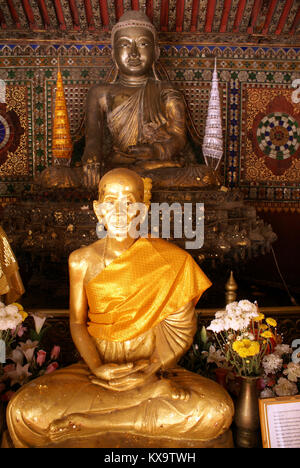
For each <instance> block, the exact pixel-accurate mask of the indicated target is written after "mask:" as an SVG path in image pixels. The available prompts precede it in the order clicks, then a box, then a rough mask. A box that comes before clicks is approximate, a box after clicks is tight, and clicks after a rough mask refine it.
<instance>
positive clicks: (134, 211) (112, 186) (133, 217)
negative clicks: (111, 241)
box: [94, 168, 147, 239]
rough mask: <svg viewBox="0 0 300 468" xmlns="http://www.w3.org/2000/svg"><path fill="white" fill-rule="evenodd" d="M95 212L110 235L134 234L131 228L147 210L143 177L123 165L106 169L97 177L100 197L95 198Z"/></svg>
mask: <svg viewBox="0 0 300 468" xmlns="http://www.w3.org/2000/svg"><path fill="white" fill-rule="evenodd" d="M94 211H95V214H96V216H97V218H98V221H99V222H100V223H101V224H103V225H104V226H105V228H106V231H107V233H108V235H109V236H110V237H115V238H116V239H121V238H124V237H127V236H128V235H130V236H131V237H137V235H136V233H135V232H134V229H135V228H136V227H137V225H139V224H140V223H141V222H142V221H143V220H144V219H145V216H146V213H147V207H146V205H145V204H144V182H143V179H142V178H141V177H140V176H139V175H138V174H137V173H136V172H134V171H131V170H130V169H126V168H118V169H112V170H111V171H109V172H107V173H106V174H105V175H104V176H103V177H102V178H101V180H100V183H99V198H98V200H97V201H94Z"/></svg>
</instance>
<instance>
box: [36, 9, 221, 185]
mask: <svg viewBox="0 0 300 468" xmlns="http://www.w3.org/2000/svg"><path fill="white" fill-rule="evenodd" d="M112 57H113V61H114V64H115V67H116V74H115V75H116V77H115V79H114V80H113V82H102V83H100V84H96V85H94V86H92V87H91V89H90V90H89V92H88V96H87V102H86V117H85V149H84V154H83V157H82V169H83V173H84V177H83V178H81V180H83V181H84V185H85V186H87V187H95V186H96V185H97V183H98V182H99V179H100V176H101V175H103V174H104V173H105V172H107V171H108V170H110V169H112V168H115V167H127V168H129V169H132V170H134V171H136V172H137V173H139V174H140V175H142V176H147V177H151V179H152V181H153V188H154V189H155V188H156V187H170V186H176V187H187V188H191V187H194V188H202V187H208V186H209V187H215V186H217V185H219V182H218V177H217V174H216V173H215V172H214V171H213V170H212V169H211V168H209V167H208V166H206V165H205V164H202V165H201V164H198V163H197V161H196V157H195V155H194V154H193V153H192V152H191V151H190V150H188V148H187V134H188V125H187V112H186V110H187V109H186V103H185V100H184V97H183V95H182V94H181V92H180V91H178V90H177V89H176V88H175V87H174V86H173V85H172V84H171V83H170V81H160V80H159V79H158V76H157V73H156V68H155V63H156V61H157V59H158V57H159V47H158V43H157V36H156V30H155V27H154V26H153V24H152V23H151V22H150V20H149V18H148V17H147V16H146V15H145V14H144V13H142V12H139V11H128V12H126V13H125V14H124V15H123V16H122V17H121V19H120V21H119V22H118V23H117V24H116V25H115V26H114V27H113V29H112ZM48 169H50V170H46V172H45V174H44V177H43V180H44V183H42V185H46V186H52V187H54V186H55V187H67V186H72V185H73V186H76V185H77V184H78V168H74V169H71V168H67V167H64V168H53V171H54V169H55V171H54V172H55V174H54V172H53V171H51V170H52V168H48ZM72 171H73V172H74V175H73V176H72V175H71V172H72ZM52 172H53V177H51V174H52ZM72 181H73V182H72Z"/></svg>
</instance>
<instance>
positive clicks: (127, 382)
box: [89, 359, 149, 392]
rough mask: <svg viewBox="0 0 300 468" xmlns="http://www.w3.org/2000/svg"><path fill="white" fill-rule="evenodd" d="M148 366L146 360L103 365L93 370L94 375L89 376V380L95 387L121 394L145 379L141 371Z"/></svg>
mask: <svg viewBox="0 0 300 468" xmlns="http://www.w3.org/2000/svg"><path fill="white" fill-rule="evenodd" d="M148 366H149V361H148V360H147V359H145V360H144V359H143V360H140V361H136V362H134V363H132V362H131V363H126V364H114V363H112V364H104V365H103V366H100V367H99V368H98V369H96V370H94V371H93V374H94V375H90V376H89V378H90V380H91V382H92V383H93V384H95V385H99V386H100V387H103V388H107V389H109V390H115V391H119V392H121V391H124V390H130V389H132V388H134V387H136V386H138V385H140V384H142V383H143V382H144V381H145V379H146V378H147V374H145V373H144V372H143V371H144V370H145V369H146V368H147V367H148ZM108 377H110V378H108Z"/></svg>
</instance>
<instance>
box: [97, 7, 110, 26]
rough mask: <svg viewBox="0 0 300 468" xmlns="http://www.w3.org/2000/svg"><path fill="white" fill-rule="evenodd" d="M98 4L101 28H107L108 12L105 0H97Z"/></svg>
mask: <svg viewBox="0 0 300 468" xmlns="http://www.w3.org/2000/svg"><path fill="white" fill-rule="evenodd" d="M99 5H100V14H101V21H102V26H103V29H106V30H108V26H109V14H108V6H107V0H99Z"/></svg>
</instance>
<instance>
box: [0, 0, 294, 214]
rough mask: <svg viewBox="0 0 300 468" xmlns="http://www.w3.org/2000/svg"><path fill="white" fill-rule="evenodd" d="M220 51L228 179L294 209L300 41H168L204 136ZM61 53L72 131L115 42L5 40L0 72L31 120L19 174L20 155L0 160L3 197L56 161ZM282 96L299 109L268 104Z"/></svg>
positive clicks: (165, 49) (176, 75) (164, 54)
mask: <svg viewBox="0 0 300 468" xmlns="http://www.w3.org/2000/svg"><path fill="white" fill-rule="evenodd" d="M201 4H202V3H201V1H200V9H199V21H202V20H203V18H202V17H201V18H200V15H201ZM155 14H156V12H155V10H154V16H155ZM170 21H174V18H173V19H172V18H171V19H170ZM215 56H216V57H217V59H218V60H217V66H218V76H219V82H220V90H221V95H222V96H223V109H222V110H223V132H224V150H225V151H224V159H223V171H224V183H225V184H226V185H227V186H230V187H239V188H240V189H241V190H243V192H244V195H245V197H246V199H248V200H249V201H250V202H252V203H255V204H258V205H260V206H265V207H267V206H272V207H275V206H284V207H287V208H289V209H293V208H294V207H295V206H297V205H299V204H300V203H299V194H300V193H299V182H300V176H299V174H300V161H299V158H298V157H297V154H298V149H299V140H298V138H299V128H300V121H299V117H298V113H299V104H297V106H296V105H295V104H292V102H291V93H292V91H293V90H294V89H293V88H292V82H293V80H295V79H296V78H300V48H296V47H285V46H282V47H280V46H276V47H275V46H274V47H264V46H251V45H244V46H229V45H227V44H223V45H217V46H216V45H200V44H195V43H187V44H176V45H174V44H171V43H164V44H162V45H161V57H160V64H161V66H162V68H163V69H164V70H165V71H166V73H167V75H168V76H169V78H170V80H171V81H172V82H173V83H174V84H176V85H177V86H178V87H179V88H180V89H182V90H183V91H184V92H185V95H186V98H187V101H188V103H189V107H190V109H191V112H192V115H193V118H194V121H195V123H196V126H197V129H198V132H199V133H200V135H203V130H204V125H205V118H206V109H207V103H208V98H209V89H210V82H211V77H212V71H213V67H214V57H215ZM58 57H59V58H60V66H61V70H62V76H63V80H64V85H65V92H66V98H67V103H68V110H69V117H70V124H71V131H72V134H73V135H74V136H75V135H76V133H77V132H78V129H79V128H80V123H81V121H82V117H83V115H84V105H85V96H86V93H87V90H88V88H89V87H90V86H91V85H92V84H93V83H97V82H99V81H100V80H103V79H104V78H105V77H106V76H107V75H108V74H109V73H110V72H111V69H112V61H111V49H110V46H109V45H108V44H104V43H103V44H95V43H93V44H64V45H58V44H57V45H56V44H52V45H44V44H27V45H21V44H0V79H3V80H5V82H6V84H7V89H8V92H12V91H11V90H13V89H16V87H17V89H19V90H23V91H24V93H25V90H26V93H25V94H23V95H22V96H23V97H22V99H21V101H20V102H21V103H22V105H19V107H18V110H17V111H16V112H17V113H18V116H19V118H20V121H21V120H22V119H23V120H22V121H23V122H25V123H24V128H25V129H26V137H25V136H24V143H22V155H23V156H22V157H23V159H22V161H25V160H26V161H27V166H26V169H25V165H24V164H23V169H22V170H18V175H17V176H16V173H15V171H16V167H17V166H15V165H14V164H12V161H14V159H12V160H11V163H10V166H9V167H8V165H7V164H6V165H3V164H2V165H0V197H2V198H4V197H8V196H12V197H15V196H17V194H18V193H20V192H21V191H22V190H24V187H29V188H30V185H29V183H30V182H32V179H33V177H34V175H35V173H37V172H39V171H41V170H43V168H45V167H46V166H48V165H49V164H52V154H51V131H52V115H53V103H54V92H55V83H56V73H57V64H58ZM20 92H21V91H20ZM278 95H280V96H282V98H284V99H285V101H286V102H287V103H289V105H293V106H294V107H293V109H290V108H289V109H287V108H285V107H284V108H283V107H280V108H276V109H273V110H270V109H269V110H268V106H269V105H270V103H272V101H273V100H274V98H275V97H276V96H278ZM255 96H256V97H255ZM295 106H296V107H297V108H296V107H295ZM23 108H24V109H23ZM25 109H26V113H25ZM25 114H26V115H25ZM272 114H273V115H272ZM276 117H278V118H281V120H279V121H278V122H281V121H282V122H283V123H282V124H279V125H277V128H278V127H282V128H281V130H282V132H283V133H282V138H281V140H280V135H279V133H278V132H277V134H276V135H275V134H274V132H273V133H272V134H271V124H272V123H274V122H273V120H274V119H275V121H276ZM255 118H257V121H256V120H255ZM289 121H290V123H289ZM260 123H261V124H262V126H261V127H259V124H260ZM256 124H257V129H256V131H255V138H256V144H255V145H254V146H253V138H252V139H251V138H250V137H249V132H250V133H251V132H252V136H253V131H254V130H253V129H254V127H255V125H256ZM1 125H2V126H1ZM21 125H22V126H23V124H21ZM3 126H4V123H3V122H2V121H1V122H0V139H1V138H2V140H1V141H4V139H5V136H3V135H2V134H3ZM289 127H290V128H289ZM1 129H2V130H1ZM268 131H269V135H268V134H267V133H268ZM1 132H2V133H1ZM1 135H2V137H1ZM25 138H26V140H25ZM291 138H292V139H291ZM1 141H0V145H1ZM25 141H26V142H25ZM275 141H277V143H278V144H275ZM270 142H271V145H270V144H269V143H270ZM280 142H281V143H280ZM279 143H280V144H279ZM272 145H274V146H272ZM285 145H287V146H288V147H286V146H285ZM268 147H270V148H271V149H270V152H269V155H267V154H266V152H268V151H269V150H268V149H267V148H268ZM278 148H279V149H278ZM288 153H289V154H290V156H288ZM292 153H293V154H292ZM24 158H25V159H24ZM266 158H268V160H270V161H277V162H278V161H289V162H291V165H290V167H287V168H285V170H284V171H283V172H282V173H280V174H279V173H277V174H275V173H274V168H273V170H272V168H270V167H268V165H267V164H266Z"/></svg>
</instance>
